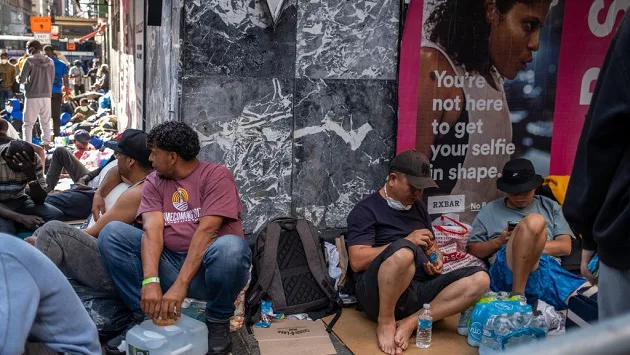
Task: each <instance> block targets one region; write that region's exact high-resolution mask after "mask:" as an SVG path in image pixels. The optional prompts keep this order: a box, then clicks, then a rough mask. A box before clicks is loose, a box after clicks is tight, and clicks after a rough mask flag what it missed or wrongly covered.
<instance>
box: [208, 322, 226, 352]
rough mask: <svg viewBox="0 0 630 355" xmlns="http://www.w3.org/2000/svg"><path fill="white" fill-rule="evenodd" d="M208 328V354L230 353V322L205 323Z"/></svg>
mask: <svg viewBox="0 0 630 355" xmlns="http://www.w3.org/2000/svg"><path fill="white" fill-rule="evenodd" d="M206 325H207V326H208V354H209V355H227V354H229V353H230V352H231V351H232V338H231V337H230V321H229V320H228V321H225V322H221V323H215V322H210V321H206Z"/></svg>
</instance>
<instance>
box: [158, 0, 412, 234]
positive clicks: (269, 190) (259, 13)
mask: <svg viewBox="0 0 630 355" xmlns="http://www.w3.org/2000/svg"><path fill="white" fill-rule="evenodd" d="M399 5H400V2H399V1H396V0H383V1H365V0H354V1H338V0H288V1H286V2H285V5H284V7H283V9H282V13H281V15H280V18H279V21H278V22H277V23H276V25H275V28H274V26H272V22H271V20H270V15H269V14H268V12H267V11H266V9H265V7H264V4H263V3H262V2H261V1H259V0H231V1H224V0H205V1H199V0H184V1H180V0H164V3H163V14H164V15H163V20H162V26H161V27H155V28H151V27H149V30H148V31H147V35H148V40H147V46H146V48H147V55H146V60H147V75H148V77H147V90H148V91H147V92H148V97H147V111H146V119H147V126H148V127H147V128H150V127H151V126H152V125H154V124H156V123H158V122H162V121H164V120H167V119H179V120H183V121H184V122H187V123H189V124H190V125H192V126H193V127H194V128H195V130H197V132H198V133H199V136H200V138H201V141H202V153H201V157H202V158H203V159H206V160H212V161H218V162H221V163H223V164H225V165H227V166H228V167H229V168H230V169H231V170H232V171H233V173H234V175H235V178H236V181H237V183H238V185H239V190H240V193H241V198H242V201H243V204H244V206H245V214H244V220H245V230H246V232H248V233H251V232H253V231H255V230H257V229H258V228H260V227H261V226H262V225H263V224H264V223H265V222H266V221H267V220H268V219H270V218H273V217H276V216H282V215H291V214H293V215H301V216H305V217H307V218H309V219H310V220H311V221H313V222H314V223H315V224H316V225H317V226H318V228H320V229H335V228H344V227H345V224H346V222H345V221H346V217H347V215H348V212H349V211H350V210H351V208H352V207H353V206H354V204H355V203H356V202H358V201H359V200H361V199H362V198H363V197H365V196H366V195H368V194H370V193H371V192H373V191H375V190H376V189H378V188H379V187H380V186H381V185H382V184H383V183H384V181H385V177H386V174H387V170H388V166H389V161H390V159H391V158H392V156H393V154H394V141H395V121H396V89H397V81H396V75H397V62H398V38H399V17H400V16H399V12H400V8H399ZM169 10H170V11H169ZM180 16H181V17H180ZM180 29H181V33H180V32H179V30H180ZM178 38H180V39H181V42H180V41H178ZM180 43H181V48H180V46H179V44H180ZM180 93H181V94H180ZM180 95H181V96H180Z"/></svg>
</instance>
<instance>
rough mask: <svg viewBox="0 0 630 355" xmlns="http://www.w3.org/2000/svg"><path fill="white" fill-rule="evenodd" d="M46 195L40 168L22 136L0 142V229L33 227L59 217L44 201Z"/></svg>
mask: <svg viewBox="0 0 630 355" xmlns="http://www.w3.org/2000/svg"><path fill="white" fill-rule="evenodd" d="M27 186H28V187H29V192H28V194H27V193H26V187H27ZM46 196H47V192H46V179H44V169H43V167H42V162H41V160H40V159H39V157H38V156H37V155H36V154H35V150H34V149H33V147H32V146H31V145H30V144H28V143H26V142H25V141H22V140H13V141H10V142H9V143H7V144H3V145H0V232H2V233H8V234H15V233H16V232H17V228H16V227H17V225H22V226H24V227H26V228H28V229H29V230H35V229H37V227H39V226H40V225H42V224H44V222H47V221H52V220H60V219H61V218H63V213H62V212H61V211H60V210H58V209H57V208H55V207H53V206H51V205H49V204H47V203H45V202H44V201H45V199H46Z"/></svg>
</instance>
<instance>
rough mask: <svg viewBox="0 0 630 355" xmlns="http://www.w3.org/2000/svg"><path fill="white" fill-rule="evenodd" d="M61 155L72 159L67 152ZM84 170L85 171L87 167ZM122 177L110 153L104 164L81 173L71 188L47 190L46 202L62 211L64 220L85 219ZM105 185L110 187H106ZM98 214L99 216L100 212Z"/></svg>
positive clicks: (69, 159)
mask: <svg viewBox="0 0 630 355" xmlns="http://www.w3.org/2000/svg"><path fill="white" fill-rule="evenodd" d="M57 149H59V148H57ZM63 155H64V157H66V158H68V161H72V159H74V157H72V154H70V153H69V152H68V154H66V153H64V154H63ZM75 163H77V162H74V161H73V162H72V164H75ZM78 164H80V162H79V163H78ZM78 164H77V165H78ZM81 166H82V165H81ZM82 171H83V170H82ZM85 171H87V169H86V170H85ZM77 175H78V174H77ZM122 179H123V177H121V176H120V173H119V172H118V161H117V160H116V157H115V156H114V155H112V157H111V158H110V160H109V161H108V162H107V163H106V164H105V166H103V167H100V168H98V169H95V170H92V171H90V172H88V173H86V174H85V175H83V176H82V177H81V178H80V179H78V180H77V181H75V184H74V186H72V188H71V189H69V190H65V191H59V192H56V191H51V192H49V194H48V196H47V197H46V203H48V204H50V205H52V206H55V207H56V208H58V209H59V210H61V211H63V214H64V217H63V220H64V221H71V220H78V219H86V218H88V217H90V213H91V211H92V210H93V204H94V203H95V201H96V200H97V199H98V198H99V197H101V196H103V197H101V198H103V201H104V196H107V193H108V192H109V191H111V189H113V188H114V187H116V186H118V185H119V184H121V181H122ZM125 183H127V186H129V185H130V184H128V181H125ZM105 186H110V187H108V188H106V187H105ZM104 190H107V192H104ZM98 216H99V217H100V214H99V215H98Z"/></svg>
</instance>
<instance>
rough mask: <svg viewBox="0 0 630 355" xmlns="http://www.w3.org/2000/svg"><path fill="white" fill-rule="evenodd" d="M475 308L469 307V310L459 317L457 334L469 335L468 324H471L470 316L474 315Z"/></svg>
mask: <svg viewBox="0 0 630 355" xmlns="http://www.w3.org/2000/svg"><path fill="white" fill-rule="evenodd" d="M474 308H475V306H470V307H468V309H467V310H465V311H463V312H462V314H461V315H460V316H459V323H457V334H459V335H462V336H467V335H468V323H469V322H470V316H471V315H472V312H473V309H474Z"/></svg>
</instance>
